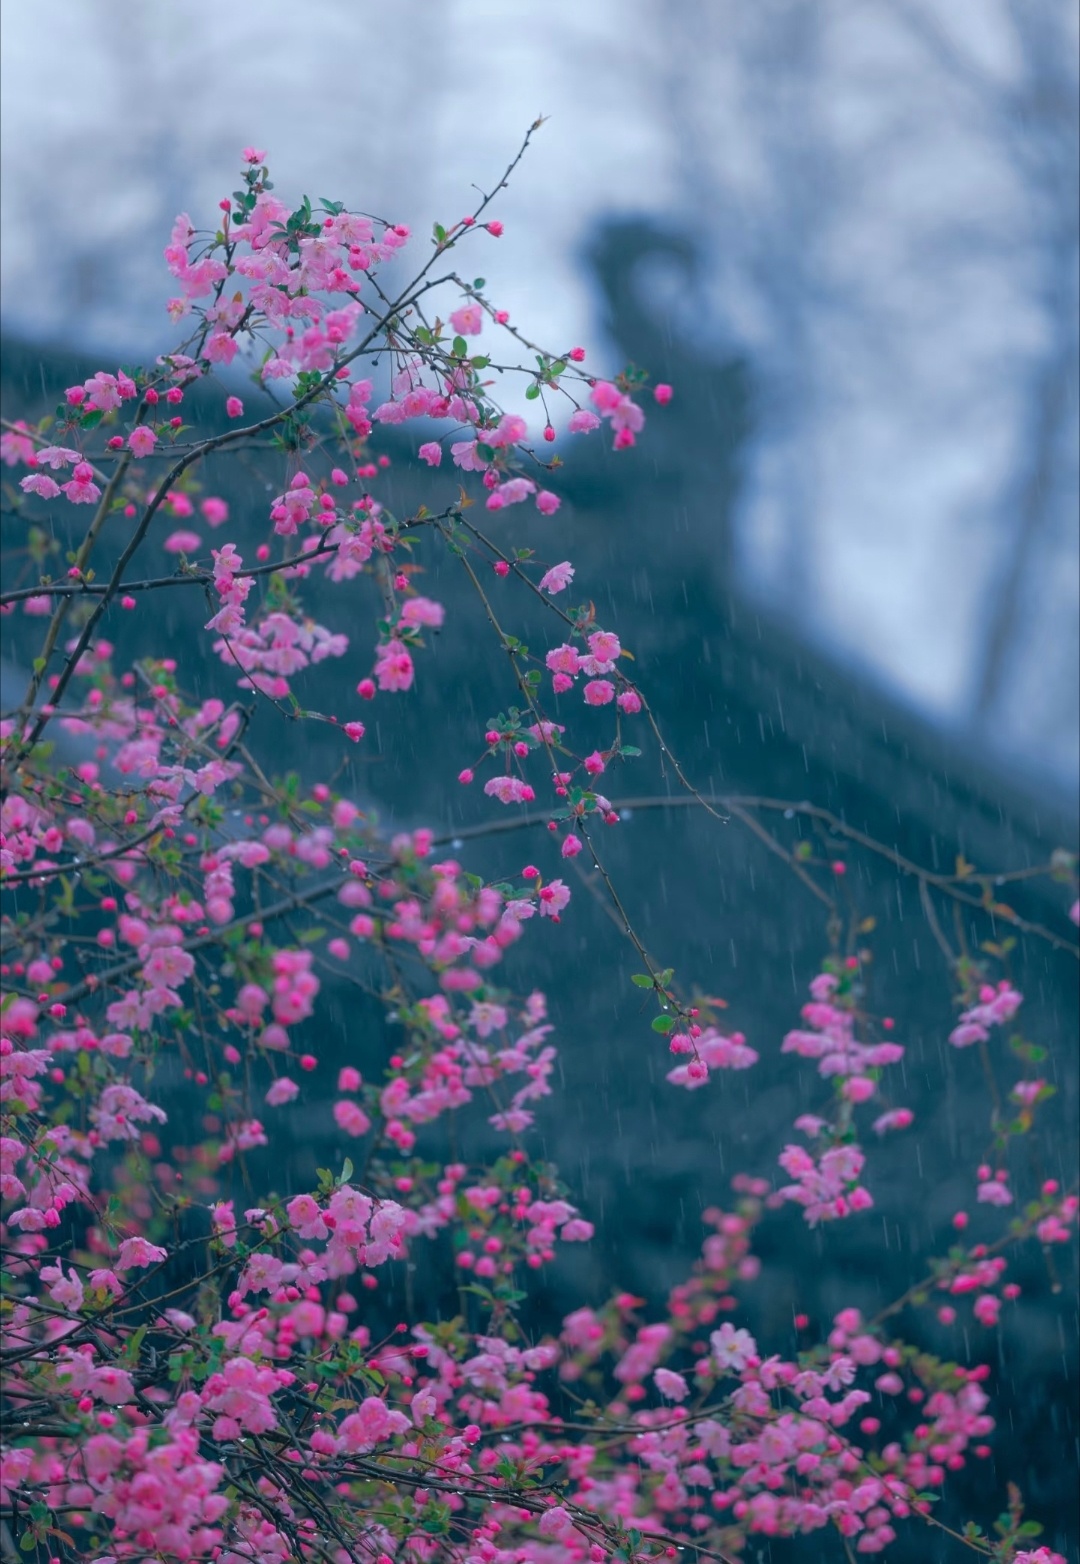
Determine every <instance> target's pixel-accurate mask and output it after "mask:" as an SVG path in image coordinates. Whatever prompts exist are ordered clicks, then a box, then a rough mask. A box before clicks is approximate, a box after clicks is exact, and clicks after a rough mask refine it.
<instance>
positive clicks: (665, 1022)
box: [652, 1016, 675, 1037]
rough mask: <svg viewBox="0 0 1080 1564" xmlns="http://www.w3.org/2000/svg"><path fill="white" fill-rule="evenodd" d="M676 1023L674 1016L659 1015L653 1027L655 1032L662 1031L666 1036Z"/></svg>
mask: <svg viewBox="0 0 1080 1564" xmlns="http://www.w3.org/2000/svg"><path fill="white" fill-rule="evenodd" d="M674 1025H675V1017H674V1016H657V1017H656V1018H655V1020H654V1021H653V1023H652V1029H653V1031H654V1032H660V1033H661V1034H662V1035H663V1036H664V1037H666V1036H667V1035H668V1033H669V1032H670V1031H671V1029H672V1027H673V1026H674Z"/></svg>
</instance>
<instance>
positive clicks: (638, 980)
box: [630, 972, 653, 988]
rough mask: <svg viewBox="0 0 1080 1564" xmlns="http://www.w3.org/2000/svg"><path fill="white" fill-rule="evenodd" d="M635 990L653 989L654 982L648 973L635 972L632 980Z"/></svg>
mask: <svg viewBox="0 0 1080 1564" xmlns="http://www.w3.org/2000/svg"><path fill="white" fill-rule="evenodd" d="M630 981H631V983H633V985H634V987H635V988H652V986H653V980H652V978H651V977H650V976H649V974H648V973H647V972H635V973H634V974H633V975H632V976H631V978H630Z"/></svg>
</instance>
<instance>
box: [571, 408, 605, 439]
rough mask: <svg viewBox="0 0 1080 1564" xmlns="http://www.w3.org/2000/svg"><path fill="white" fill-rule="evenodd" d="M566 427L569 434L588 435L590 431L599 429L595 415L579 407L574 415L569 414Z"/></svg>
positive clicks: (598, 422)
mask: <svg viewBox="0 0 1080 1564" xmlns="http://www.w3.org/2000/svg"><path fill="white" fill-rule="evenodd" d="M566 427H567V428H568V429H569V431H570V433H571V434H588V433H589V432H590V430H593V429H599V427H600V420H599V418H597V416H596V414H595V413H590V412H589V410H588V408H586V407H579V408H578V410H577V412H576V413H571V415H570V422H569V423H568V424H567V426H566Z"/></svg>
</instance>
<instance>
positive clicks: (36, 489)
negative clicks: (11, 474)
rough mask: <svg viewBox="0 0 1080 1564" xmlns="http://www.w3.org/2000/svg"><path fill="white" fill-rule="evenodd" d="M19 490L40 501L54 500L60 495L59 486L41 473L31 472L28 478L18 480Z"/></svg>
mask: <svg viewBox="0 0 1080 1564" xmlns="http://www.w3.org/2000/svg"><path fill="white" fill-rule="evenodd" d="M19 488H20V489H22V490H23V491H24V493H26V494H36V495H37V496H38V498H39V499H42V500H55V498H56V496H57V495H58V494H59V493H60V485H59V484H58V483H57V482H56V481H55V479H53V478H50V477H48V476H47V475H46V474H45V473H43V472H32V473H30V474H29V476H28V477H26V478H20V479H19Z"/></svg>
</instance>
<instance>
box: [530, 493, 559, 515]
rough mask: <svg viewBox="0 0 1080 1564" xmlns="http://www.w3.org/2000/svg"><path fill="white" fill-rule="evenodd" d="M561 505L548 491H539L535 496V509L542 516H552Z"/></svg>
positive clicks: (554, 495)
mask: <svg viewBox="0 0 1080 1564" xmlns="http://www.w3.org/2000/svg"><path fill="white" fill-rule="evenodd" d="M561 504H562V500H560V498H559V496H558V495H557V494H552V492H551V490H550V489H541V490H540V493H539V494H538V495H537V496H536V508H537V510H538V511H539V512H540V514H541V515H542V516H554V514H555V512H556V511H557V510H558V508H559V506H560V505H561Z"/></svg>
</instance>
